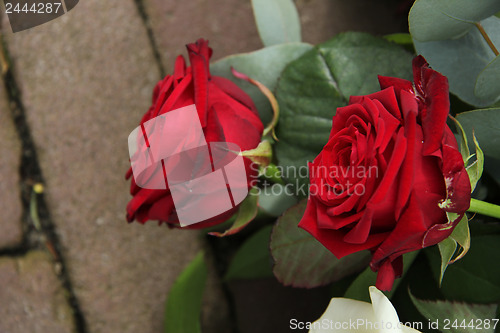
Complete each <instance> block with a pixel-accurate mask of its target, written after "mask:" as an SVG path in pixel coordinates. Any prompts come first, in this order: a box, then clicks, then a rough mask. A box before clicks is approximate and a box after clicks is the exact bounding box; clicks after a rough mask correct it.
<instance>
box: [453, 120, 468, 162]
mask: <svg viewBox="0 0 500 333" xmlns="http://www.w3.org/2000/svg"><path fill="white" fill-rule="evenodd" d="M450 118H451V119H452V120H453V122H454V123H455V127H456V128H457V131H458V134H459V135H460V138H461V142H460V154H461V155H462V159H463V160H464V163H465V165H466V166H467V165H468V161H469V158H470V151H469V143H468V140H467V134H466V133H465V131H464V128H463V127H462V124H460V122H459V121H458V120H457V119H456V118H454V117H452V116H450ZM457 141H458V140H457Z"/></svg>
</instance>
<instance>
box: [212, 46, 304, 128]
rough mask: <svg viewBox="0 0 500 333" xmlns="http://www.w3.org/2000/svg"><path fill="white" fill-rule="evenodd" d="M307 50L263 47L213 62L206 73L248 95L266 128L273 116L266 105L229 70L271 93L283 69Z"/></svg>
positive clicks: (301, 48) (247, 84)
mask: <svg viewBox="0 0 500 333" xmlns="http://www.w3.org/2000/svg"><path fill="white" fill-rule="evenodd" d="M311 48H312V45H310V44H305V43H290V44H281V45H276V46H271V47H266V48H264V49H261V50H258V51H255V52H250V53H242V54H236V55H231V56H228V57H225V58H222V59H221V60H219V61H217V62H214V63H213V64H212V65H211V66H210V72H211V73H212V75H216V76H222V77H225V78H227V79H229V80H231V81H233V82H234V83H236V84H237V85H238V86H239V87H240V88H242V89H243V90H244V91H245V92H246V93H247V94H249V95H250V97H251V98H252V100H253V101H254V103H255V106H256V107H257V110H259V115H260V118H261V120H262V122H263V123H264V124H267V123H268V122H269V121H271V118H272V114H273V112H272V110H271V105H270V104H269V101H268V100H267V98H266V97H265V96H264V95H263V94H262V93H261V92H260V91H259V89H257V88H256V87H255V86H254V85H252V84H250V83H248V82H246V81H243V80H240V79H237V78H235V77H234V76H233V74H232V73H231V67H234V68H235V69H236V70H237V71H238V72H241V73H244V74H246V75H248V76H249V77H251V78H252V79H254V80H257V81H259V82H260V83H262V84H263V85H265V86H266V87H267V88H269V89H270V90H271V91H273V90H274V89H275V87H276V84H277V83H278V78H279V76H280V74H281V72H282V71H283V69H284V68H285V66H286V65H287V64H288V63H289V62H291V61H293V60H295V59H297V58H298V57H300V56H301V55H302V54H304V53H305V52H307V51H309V50H310V49H311Z"/></svg>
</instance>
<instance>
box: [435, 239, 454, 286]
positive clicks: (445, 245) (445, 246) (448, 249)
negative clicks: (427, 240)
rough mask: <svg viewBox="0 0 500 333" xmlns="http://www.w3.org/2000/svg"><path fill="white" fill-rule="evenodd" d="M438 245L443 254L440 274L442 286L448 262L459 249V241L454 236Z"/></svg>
mask: <svg viewBox="0 0 500 333" xmlns="http://www.w3.org/2000/svg"><path fill="white" fill-rule="evenodd" d="M438 247H439V253H440V254H441V273H440V275H439V286H441V283H442V282H443V276H444V272H445V271H446V268H448V264H449V263H450V261H451V258H453V254H455V251H456V250H457V242H456V241H455V240H454V239H453V238H451V237H448V238H446V239H443V240H442V241H441V242H439V243H438Z"/></svg>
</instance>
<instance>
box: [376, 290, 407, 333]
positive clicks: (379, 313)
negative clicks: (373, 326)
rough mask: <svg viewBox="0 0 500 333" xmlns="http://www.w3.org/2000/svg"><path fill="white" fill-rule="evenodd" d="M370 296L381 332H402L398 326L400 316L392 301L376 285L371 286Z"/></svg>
mask: <svg viewBox="0 0 500 333" xmlns="http://www.w3.org/2000/svg"><path fill="white" fill-rule="evenodd" d="M370 298H371V299H372V306H373V312H374V313H375V318H377V319H376V320H377V321H378V323H379V326H380V330H379V331H378V332H380V333H402V332H401V329H399V328H398V326H399V325H400V324H399V317H398V314H397V312H396V309H394V307H393V306H392V303H391V301H389V299H388V298H387V297H385V295H384V294H383V293H382V292H381V291H380V290H378V289H377V288H376V287H373V286H371V287H370Z"/></svg>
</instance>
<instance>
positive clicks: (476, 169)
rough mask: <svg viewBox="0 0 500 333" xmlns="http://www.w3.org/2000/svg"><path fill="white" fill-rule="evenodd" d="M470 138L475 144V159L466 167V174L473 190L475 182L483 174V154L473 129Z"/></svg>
mask: <svg viewBox="0 0 500 333" xmlns="http://www.w3.org/2000/svg"><path fill="white" fill-rule="evenodd" d="M472 139H473V140H474V145H475V146H476V160H475V161H474V162H473V163H472V164H471V165H469V166H468V167H467V174H468V175H469V179H470V185H471V190H472V191H474V189H475V188H476V185H477V182H478V181H479V179H481V176H482V175H483V168H484V154H483V151H482V150H481V148H480V147H479V143H478V142H477V139H476V136H475V133H474V131H473V133H472Z"/></svg>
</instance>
